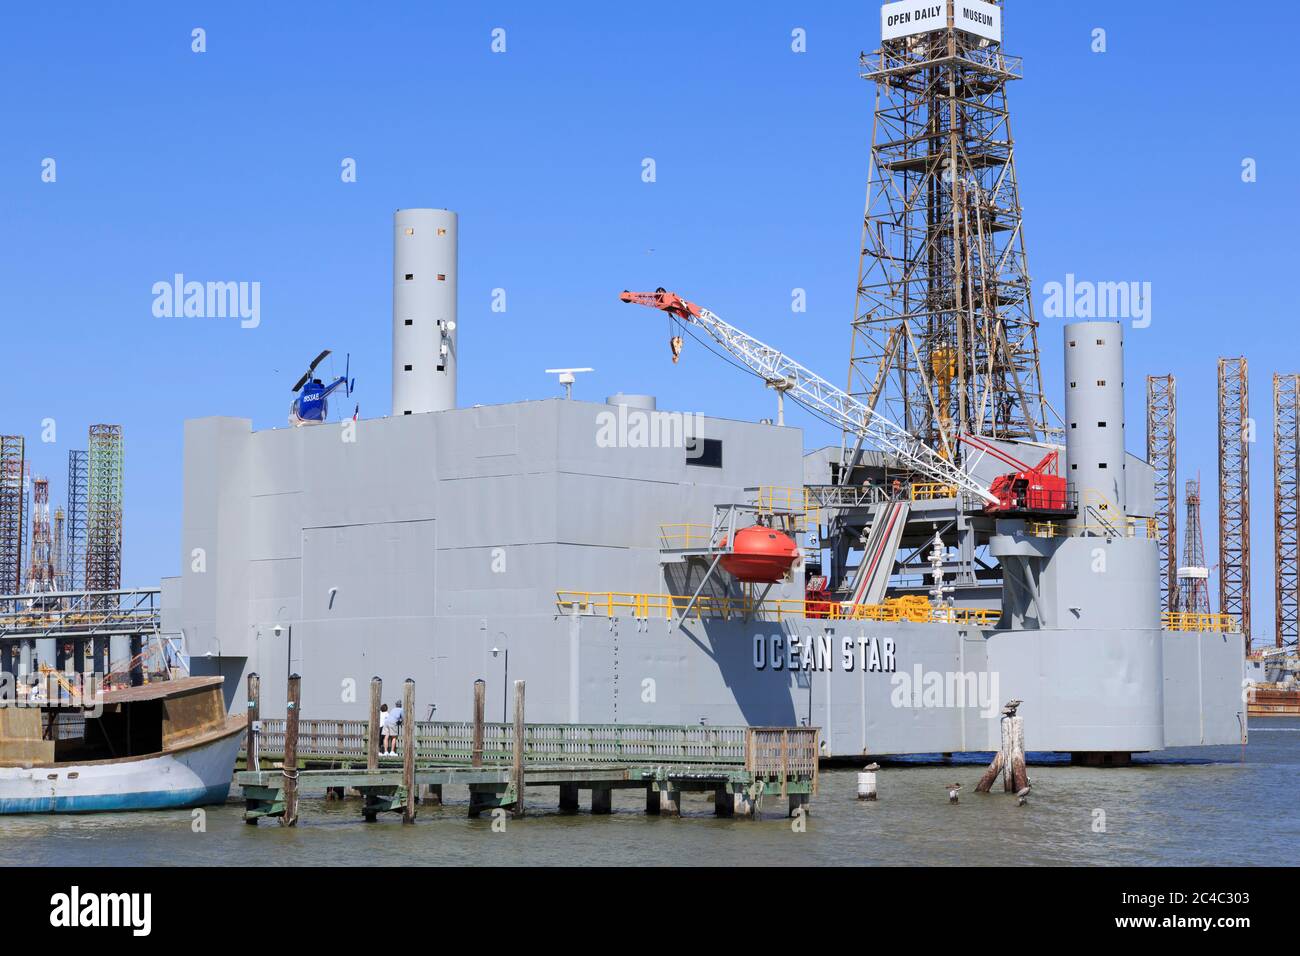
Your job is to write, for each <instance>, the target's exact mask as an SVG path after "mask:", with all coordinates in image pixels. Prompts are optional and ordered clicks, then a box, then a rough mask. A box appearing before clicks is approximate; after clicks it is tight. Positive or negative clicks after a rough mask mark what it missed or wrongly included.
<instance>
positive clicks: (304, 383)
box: [289, 349, 361, 425]
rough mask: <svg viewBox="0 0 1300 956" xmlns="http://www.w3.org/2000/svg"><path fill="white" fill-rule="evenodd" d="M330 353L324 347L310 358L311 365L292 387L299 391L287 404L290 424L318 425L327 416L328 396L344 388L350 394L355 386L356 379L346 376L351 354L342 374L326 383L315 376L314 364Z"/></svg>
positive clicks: (323, 359) (354, 413)
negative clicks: (291, 401) (290, 402)
mask: <svg viewBox="0 0 1300 956" xmlns="http://www.w3.org/2000/svg"><path fill="white" fill-rule="evenodd" d="M329 354H330V350H329V349H326V350H325V351H324V352H321V354H320V355H318V356H316V358H315V359H313V360H312V363H311V365H309V366H307V371H305V372H303V374H302V378H300V379H298V384H297V385H295V386H294V387H293V391H295V392H299V393H300V394H299V395H298V397H297V398H295V399H294V400H293V404H292V405H290V406H289V424H290V425H319V424H321V423H322V422H323V421H325V420H326V418H327V417H328V416H329V410H330V407H329V397H330V396H331V395H332V394H334V392H336V391H338V390H339V389H340V388H342V389H344V394H345V395H349V396H351V394H352V389H354V388H355V387H356V384H357V383H356V380H355V379H351V378H349V377H348V373H349V372H350V371H351V368H352V356H351V354H349V355H348V358H347V365H346V366H345V367H344V372H343V375H342V376H341V377H339V378H336V379H335V380H334V381H332V382H330V383H329V384H328V385H326V384H325V383H324V382H322V381H321V380H320V379H318V378H316V377H315V376H316V366H317V365H320V363H321V362H323V361H325V357H326V356H328V355H329ZM360 410H361V409H360V406H358V407H357V410H356V411H354V412H353V413H352V417H353V419H355V418H356V417H357V413H358V412H359V411H360Z"/></svg>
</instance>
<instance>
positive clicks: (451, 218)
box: [393, 209, 456, 415]
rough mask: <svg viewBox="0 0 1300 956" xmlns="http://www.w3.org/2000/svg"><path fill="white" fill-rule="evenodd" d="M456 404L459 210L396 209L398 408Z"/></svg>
mask: <svg viewBox="0 0 1300 956" xmlns="http://www.w3.org/2000/svg"><path fill="white" fill-rule="evenodd" d="M455 407H456V214H455V213H454V212H451V211H449V210H446V209H399V210H397V212H395V213H394V214H393V414H394V415H414V414H418V413H420V412H441V411H445V410H447V409H449V408H455Z"/></svg>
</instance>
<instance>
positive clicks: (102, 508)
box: [86, 425, 122, 591]
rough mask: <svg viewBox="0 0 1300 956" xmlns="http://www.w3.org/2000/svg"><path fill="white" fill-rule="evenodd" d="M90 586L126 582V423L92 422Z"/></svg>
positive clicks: (94, 588)
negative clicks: (123, 515)
mask: <svg viewBox="0 0 1300 956" xmlns="http://www.w3.org/2000/svg"><path fill="white" fill-rule="evenodd" d="M87 456H88V458H89V462H90V492H89V496H88V499H89V500H88V511H87V521H86V590H88V591H116V590H117V589H118V588H120V587H121V586H122V426H121V425H91V426H90V439H89V445H88V448H87Z"/></svg>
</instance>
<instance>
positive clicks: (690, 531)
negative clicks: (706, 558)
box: [659, 524, 713, 550]
mask: <svg viewBox="0 0 1300 956" xmlns="http://www.w3.org/2000/svg"><path fill="white" fill-rule="evenodd" d="M712 540H713V527H712V526H711V525H707V524H661V525H660V526H659V547H661V548H667V549H673V550H685V549H688V548H707V547H708V546H709V542H710V541H712Z"/></svg>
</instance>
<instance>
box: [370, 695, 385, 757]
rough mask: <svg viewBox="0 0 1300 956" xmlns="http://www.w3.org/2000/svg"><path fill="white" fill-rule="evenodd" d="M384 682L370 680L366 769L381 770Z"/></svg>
mask: <svg viewBox="0 0 1300 956" xmlns="http://www.w3.org/2000/svg"><path fill="white" fill-rule="evenodd" d="M383 689H384V682H383V681H381V680H380V679H379V678H378V677H372V678H370V723H369V724H368V725H367V726H366V769H367V770H377V769H378V768H379V700H380V695H381V694H382V692H383Z"/></svg>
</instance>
